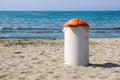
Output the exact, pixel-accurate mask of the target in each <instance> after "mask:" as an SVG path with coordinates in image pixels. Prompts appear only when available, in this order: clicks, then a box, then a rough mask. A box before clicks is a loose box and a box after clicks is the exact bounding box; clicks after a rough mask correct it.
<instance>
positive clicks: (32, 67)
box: [0, 38, 120, 80]
mask: <svg viewBox="0 0 120 80" xmlns="http://www.w3.org/2000/svg"><path fill="white" fill-rule="evenodd" d="M89 56H90V65H89V66H86V67H85V66H68V65H65V64H64V45H63V40H21V41H20V40H0V80H120V38H110V39H108V38H106V39H100V38H97V39H90V53H89Z"/></svg>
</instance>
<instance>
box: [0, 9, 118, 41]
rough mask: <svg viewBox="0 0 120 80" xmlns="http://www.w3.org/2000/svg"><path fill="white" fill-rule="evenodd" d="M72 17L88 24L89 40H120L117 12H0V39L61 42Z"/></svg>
mask: <svg viewBox="0 0 120 80" xmlns="http://www.w3.org/2000/svg"><path fill="white" fill-rule="evenodd" d="M71 18H80V19H82V20H84V21H85V22H87V23H88V24H89V25H90V33H89V37H90V38H120V11H0V39H3V40H4V39H5V40H6V39H8V40H28V39H64V33H63V28H64V26H63V25H64V24H65V23H66V22H67V21H68V20H70V19H71Z"/></svg>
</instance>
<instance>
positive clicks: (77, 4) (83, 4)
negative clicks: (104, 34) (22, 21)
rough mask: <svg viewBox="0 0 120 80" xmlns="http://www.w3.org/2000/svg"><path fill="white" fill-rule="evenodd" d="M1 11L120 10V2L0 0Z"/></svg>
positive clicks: (98, 0)
mask: <svg viewBox="0 0 120 80" xmlns="http://www.w3.org/2000/svg"><path fill="white" fill-rule="evenodd" d="M1 10H29V11H31V10H39V11H41V10H42V11H46V10H49V11H53V10H55V11H56V10H57V11H59V10H62V11H64V10H65V11H66V10H68V11H69V10H72V11H74V10H75V11H76V10H80V11H81V10H120V0H0V11H1Z"/></svg>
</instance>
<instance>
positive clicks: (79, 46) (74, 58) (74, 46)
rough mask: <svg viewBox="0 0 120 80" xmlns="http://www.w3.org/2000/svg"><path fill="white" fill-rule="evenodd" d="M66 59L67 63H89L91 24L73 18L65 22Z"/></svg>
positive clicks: (82, 64)
mask: <svg viewBox="0 0 120 80" xmlns="http://www.w3.org/2000/svg"><path fill="white" fill-rule="evenodd" d="M64 26H65V27H64V29H63V32H64V60H65V64H67V65H75V66H79V65H81V66H86V65H89V25H88V24H87V23H86V22H84V21H83V20H81V19H78V18H73V19H71V20H69V21H68V22H67V23H66V24H64Z"/></svg>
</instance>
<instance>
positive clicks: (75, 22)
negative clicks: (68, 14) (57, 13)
mask: <svg viewBox="0 0 120 80" xmlns="http://www.w3.org/2000/svg"><path fill="white" fill-rule="evenodd" d="M64 26H65V27H77V26H86V27H89V24H87V23H86V22H84V21H83V20H81V19H79V18H72V19H70V20H69V21H68V22H66V23H65V24H64Z"/></svg>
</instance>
